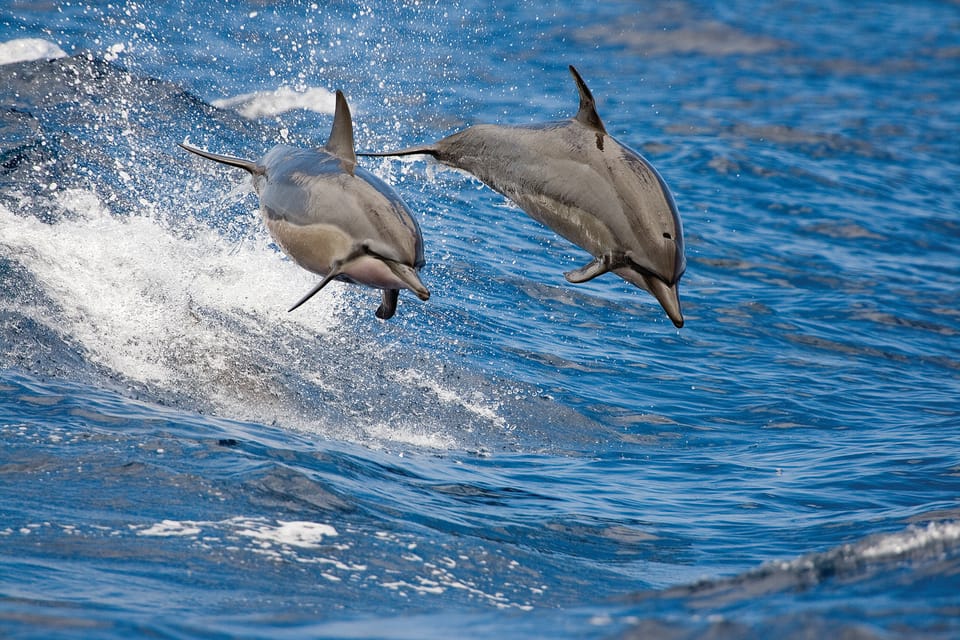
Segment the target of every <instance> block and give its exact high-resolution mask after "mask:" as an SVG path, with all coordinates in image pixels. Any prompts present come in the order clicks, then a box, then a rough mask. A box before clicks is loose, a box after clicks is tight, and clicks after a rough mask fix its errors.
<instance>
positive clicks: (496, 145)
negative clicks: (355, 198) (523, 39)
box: [359, 66, 686, 328]
mask: <svg viewBox="0 0 960 640" xmlns="http://www.w3.org/2000/svg"><path fill="white" fill-rule="evenodd" d="M570 73H571V74H572V75H573V79H574V82H575V83H576V85H577V90H578V91H579V93H580V108H579V111H578V112H577V115H576V117H574V118H573V119H571V120H566V121H561V122H549V123H544V124H536V125H528V126H501V125H491V124H480V125H474V126H472V127H468V128H467V129H464V130H463V131H460V132H458V133H455V134H453V135H450V136H447V137H446V138H443V139H442V140H439V141H438V142H436V143H434V144H430V145H423V146H416V147H409V148H406V149H401V150H399V151H390V152H382V153H361V154H359V155H361V156H405V155H415V154H427V155H430V156H433V157H434V158H436V159H437V160H438V161H440V162H441V163H443V164H445V165H448V166H451V167H454V168H457V169H462V170H464V171H467V172H469V173H472V174H473V175H474V176H476V177H477V178H479V179H480V180H481V181H482V182H483V183H485V184H486V185H487V186H489V187H490V188H492V189H493V190H495V191H497V192H499V193H501V194H503V195H504V196H506V197H507V198H509V199H510V200H512V201H513V202H514V203H516V204H517V206H519V207H520V208H521V209H522V210H523V211H525V212H526V213H527V214H528V215H529V216H530V217H531V218H533V219H534V220H536V221H537V222H540V223H541V224H543V225H545V226H547V227H549V228H551V229H553V230H554V231H556V232H557V233H558V234H560V235H561V236H563V237H564V238H566V239H567V240H569V241H570V242H572V243H574V244H575V245H578V246H579V247H581V248H583V249H585V250H586V251H588V252H589V253H590V254H591V255H592V256H593V257H594V259H593V260H592V261H590V262H589V263H587V264H586V265H584V266H583V267H581V268H579V269H575V270H573V271H570V272H569V273H566V274H565V276H566V279H567V281H569V282H572V283H580V282H587V281H588V280H592V279H593V278H596V277H597V276H600V275H603V274H604V273H607V272H608V271H612V272H613V273H615V274H616V275H618V276H620V277H621V278H623V279H624V280H626V281H627V282H629V283H631V284H633V285H635V286H637V287H640V288H641V289H644V290H646V291H649V292H650V293H651V294H653V296H654V297H655V298H656V299H657V301H658V302H659V303H660V306H662V307H663V310H664V311H666V313H667V316H669V318H670V320H671V321H672V322H673V324H674V325H675V326H677V327H678V328H679V327H682V326H683V313H682V312H681V310H680V296H679V293H678V288H677V287H678V284H679V281H680V276H682V275H683V272H684V270H685V269H686V257H685V256H684V251H683V226H682V224H681V222H680V216H679V214H678V213H677V206H676V204H674V201H673V196H671V195H670V190H669V189H668V188H667V185H666V183H664V181H663V178H661V177H660V174H659V173H657V170H656V169H654V168H653V166H652V165H651V164H650V163H649V162H647V160H646V159H644V158H643V156H641V155H640V154H639V153H637V152H636V151H633V150H632V149H630V148H629V147H627V146H625V145H623V144H621V143H620V142H618V141H617V140H616V139H615V138H613V137H612V136H610V134H608V133H607V130H606V128H605V127H604V125H603V122H602V121H601V120H600V116H599V115H598V114H597V109H596V104H595V102H594V99H593V94H592V93H590V89H588V88H587V85H586V83H585V82H584V81H583V78H581V77H580V74H579V73H578V72H577V70H576V69H575V68H574V67H573V66H570Z"/></svg>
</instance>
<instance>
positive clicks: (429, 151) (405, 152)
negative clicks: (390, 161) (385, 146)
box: [357, 144, 438, 158]
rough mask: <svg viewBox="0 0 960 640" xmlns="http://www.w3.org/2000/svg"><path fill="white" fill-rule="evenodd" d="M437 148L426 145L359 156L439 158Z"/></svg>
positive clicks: (360, 154)
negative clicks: (423, 156) (425, 156)
mask: <svg viewBox="0 0 960 640" xmlns="http://www.w3.org/2000/svg"><path fill="white" fill-rule="evenodd" d="M437 153H438V152H437V148H436V147H435V146H433V145H429V144H424V145H419V146H416V147H407V148H406V149H399V150H397V151H380V152H378V153H358V154H357V155H358V156H363V157H364V158H392V157H394V156H418V155H428V156H433V157H437Z"/></svg>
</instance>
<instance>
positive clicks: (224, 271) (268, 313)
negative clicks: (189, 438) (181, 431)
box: [0, 191, 341, 418]
mask: <svg viewBox="0 0 960 640" xmlns="http://www.w3.org/2000/svg"><path fill="white" fill-rule="evenodd" d="M57 201H58V202H59V204H60V205H61V206H62V207H63V209H64V210H66V211H69V212H70V213H72V214H73V215H71V216H65V217H64V218H63V219H61V220H59V221H58V222H56V223H54V224H46V223H44V222H41V221H40V220H38V219H37V218H35V217H33V216H17V215H16V214H14V213H13V212H12V211H10V210H9V209H7V208H6V207H5V206H3V205H0V244H2V245H4V246H5V247H7V254H8V255H13V256H16V257H17V260H18V261H20V262H21V263H23V264H24V265H25V266H26V267H27V268H28V269H29V270H30V271H31V272H32V273H33V274H34V275H35V277H36V278H37V279H38V281H39V283H40V284H41V285H42V287H43V290H44V292H45V294H46V295H47V296H49V297H50V298H51V299H52V300H53V302H54V303H55V305H56V307H57V314H56V317H52V316H51V313H50V310H41V309H35V310H33V312H32V313H31V310H30V309H25V310H24V312H25V313H27V314H28V315H33V316H35V319H36V320H37V321H38V322H40V323H42V324H45V325H47V326H50V327H51V328H54V329H55V330H61V332H63V331H62V329H63V328H66V333H67V334H68V335H70V336H71V338H72V339H73V340H76V341H79V343H80V344H82V345H83V347H84V348H85V349H86V351H87V352H88V354H89V357H90V358H91V359H93V360H94V361H96V362H99V363H100V364H102V365H104V366H107V367H109V368H110V369H112V370H114V371H117V372H119V373H121V374H122V375H124V376H125V377H127V378H129V379H132V380H135V381H138V382H144V383H155V384H160V385H176V384H185V385H190V384H193V385H195V386H198V387H203V386H205V385H206V386H208V387H209V392H210V393H211V394H214V395H216V394H217V393H218V392H221V391H222V392H223V393H230V391H229V389H227V388H225V386H224V385H221V384H220V383H221V382H222V381H224V380H227V381H232V382H236V381H237V379H238V377H240V378H242V371H238V367H237V363H238V362H240V361H242V359H243V358H244V357H246V358H247V359H250V357H251V355H250V354H252V353H255V352H256V345H255V344H254V343H255V342H257V341H258V340H259V338H260V337H261V335H262V334H263V333H264V332H266V331H269V330H270V329H271V328H275V327H276V326H277V325H280V324H282V325H283V327H284V328H285V329H289V330H291V331H294V332H297V331H299V332H300V333H302V334H303V335H304V336H305V337H310V338H312V337H314V336H317V335H323V334H325V333H326V332H327V331H328V330H329V329H330V327H331V326H333V325H335V323H336V317H337V314H338V312H339V308H340V295H339V294H340V292H341V288H340V287H341V285H332V286H331V287H330V288H328V289H329V290H324V292H323V294H324V299H323V304H315V305H313V307H312V308H311V309H310V311H309V312H308V313H295V314H287V313H286V309H287V308H288V307H289V305H290V302H291V300H296V299H297V298H299V297H300V296H301V295H302V294H303V292H304V291H307V290H309V288H310V287H311V286H313V284H315V281H316V278H315V277H314V276H312V275H311V274H309V273H307V272H306V271H304V270H302V269H300V268H299V267H297V266H296V265H295V264H293V263H292V262H290V261H289V260H287V259H285V258H284V257H283V255H282V254H280V253H279V252H278V251H276V250H275V249H273V248H271V247H270V246H269V245H268V239H267V237H266V235H265V232H264V234H263V235H262V236H261V237H260V238H259V241H256V242H251V241H248V242H244V243H243V244H242V245H241V246H239V247H238V246H236V245H234V244H233V243H231V242H229V241H227V240H226V239H224V238H223V237H222V236H220V235H219V234H218V233H217V232H216V231H214V230H212V229H209V228H205V227H202V226H199V225H198V226H196V227H195V228H191V229H189V235H185V234H184V233H181V232H177V231H175V230H173V229H171V228H169V227H168V226H167V225H165V224H164V223H162V222H161V221H159V220H157V219H155V218H153V217H150V216H143V217H139V216H131V217H126V218H124V217H119V216H114V215H112V214H111V212H110V211H109V209H108V208H107V207H106V206H105V205H104V204H103V203H102V202H101V201H100V199H99V198H98V197H97V195H96V194H95V193H93V192H90V191H65V192H63V193H61V194H60V195H59V196H58V198H57ZM251 215H253V214H251ZM255 224H259V223H255ZM242 368H243V367H240V369H242ZM191 381H193V382H191ZM224 400H228V399H224ZM251 400H252V399H251ZM232 413H233V414H232V415H231V416H230V417H235V418H245V417H247V416H238V415H236V412H232ZM261 417H262V416H261Z"/></svg>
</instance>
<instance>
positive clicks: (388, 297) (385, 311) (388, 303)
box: [376, 289, 400, 320]
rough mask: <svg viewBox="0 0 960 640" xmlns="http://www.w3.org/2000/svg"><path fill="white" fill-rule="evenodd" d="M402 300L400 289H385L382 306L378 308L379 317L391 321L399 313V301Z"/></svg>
mask: <svg viewBox="0 0 960 640" xmlns="http://www.w3.org/2000/svg"><path fill="white" fill-rule="evenodd" d="M399 298H400V290H399V289H384V290H383V295H382V298H381V300H382V301H381V302H380V306H379V307H377V313H376V315H377V317H378V318H380V319H381V320H389V319H390V318H392V317H393V314H395V313H396V312H397V300H398V299H399Z"/></svg>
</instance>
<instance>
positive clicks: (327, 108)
mask: <svg viewBox="0 0 960 640" xmlns="http://www.w3.org/2000/svg"><path fill="white" fill-rule="evenodd" d="M213 105H214V106H216V107H220V108H221V109H232V110H233V111H236V112H237V113H239V114H240V115H242V116H243V117H244V118H249V119H250V120H256V119H257V118H263V117H269V116H277V115H280V114H281V113H286V112H287V111H293V110H294V109H305V110H307V111H316V112H317V113H325V114H333V112H334V110H335V109H336V95H335V94H333V93H331V92H330V91H327V90H326V89H321V88H318V87H310V88H308V89H304V90H303V91H297V90H295V89H291V88H290V87H280V88H279V89H277V90H275V91H260V92H256V93H244V94H242V95H239V96H234V97H232V98H223V99H221V100H214V101H213Z"/></svg>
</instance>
